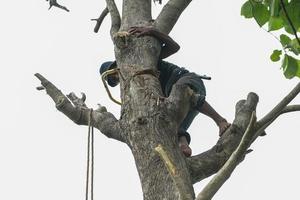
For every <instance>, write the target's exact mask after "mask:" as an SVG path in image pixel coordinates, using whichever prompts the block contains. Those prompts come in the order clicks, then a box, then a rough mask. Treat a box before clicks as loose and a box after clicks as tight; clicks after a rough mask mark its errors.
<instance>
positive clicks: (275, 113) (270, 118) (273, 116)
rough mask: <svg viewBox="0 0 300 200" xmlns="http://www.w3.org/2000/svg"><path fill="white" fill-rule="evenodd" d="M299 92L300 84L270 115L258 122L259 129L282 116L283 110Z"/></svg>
mask: <svg viewBox="0 0 300 200" xmlns="http://www.w3.org/2000/svg"><path fill="white" fill-rule="evenodd" d="M299 92H300V82H299V83H298V84H297V85H296V86H295V87H294V89H293V90H292V91H291V92H290V93H289V94H288V95H286V96H285V97H284V98H283V99H282V100H281V101H280V102H279V103H278V104H277V105H276V106H275V107H274V108H273V109H272V110H271V111H270V112H269V113H268V114H266V115H265V116H264V117H263V118H262V119H261V120H259V121H258V122H257V127H258V128H261V127H263V126H264V125H265V124H269V122H270V121H273V120H274V119H276V118H277V117H278V116H279V115H280V114H281V112H282V110H283V109H284V108H285V107H286V106H287V105H288V104H289V103H290V102H291V101H292V100H293V99H294V98H295V97H296V96H297V95H298V94H299Z"/></svg>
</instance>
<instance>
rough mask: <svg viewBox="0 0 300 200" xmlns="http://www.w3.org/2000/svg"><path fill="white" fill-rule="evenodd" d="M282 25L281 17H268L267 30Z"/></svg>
mask: <svg viewBox="0 0 300 200" xmlns="http://www.w3.org/2000/svg"><path fill="white" fill-rule="evenodd" d="M282 27H283V19H282V18H281V17H270V20H269V31H276V30H278V29H281V28H282Z"/></svg>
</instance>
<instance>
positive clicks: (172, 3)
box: [155, 0, 192, 34]
mask: <svg viewBox="0 0 300 200" xmlns="http://www.w3.org/2000/svg"><path fill="white" fill-rule="evenodd" d="M191 1H192V0H169V2H168V3H167V4H166V5H165V6H164V7H163V9H162V11H161V13H160V14H159V16H158V17H157V19H156V20H155V27H156V28H158V29H159V30H160V31H161V32H163V33H165V34H168V33H169V32H170V31H171V30H172V28H173V27H174V25H175V24H176V22H177V20H178V18H179V17H180V15H181V13H182V12H183V11H184V10H185V8H186V7H187V6H188V5H189V3H190V2H191Z"/></svg>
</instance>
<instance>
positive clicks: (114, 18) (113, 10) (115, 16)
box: [106, 0, 121, 38]
mask: <svg viewBox="0 0 300 200" xmlns="http://www.w3.org/2000/svg"><path fill="white" fill-rule="evenodd" d="M106 4H107V9H108V11H109V13H110V17H111V29H110V35H111V38H113V35H114V34H115V33H117V32H118V31H119V29H120V26H121V17H120V13H119V10H118V8H117V5H116V3H115V1H114V0H106Z"/></svg>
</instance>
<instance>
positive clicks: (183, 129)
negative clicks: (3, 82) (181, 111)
mask: <svg viewBox="0 0 300 200" xmlns="http://www.w3.org/2000/svg"><path fill="white" fill-rule="evenodd" d="M128 32H129V33H130V34H134V35H136V36H137V37H141V36H152V37H154V38H156V39H157V40H158V41H159V42H160V43H161V46H162V47H161V52H160V56H159V58H160V60H159V61H158V65H157V69H158V72H159V82H160V84H161V87H162V92H163V94H164V96H165V97H168V96H169V95H170V92H171V90H172V86H173V85H174V84H178V85H187V86H189V87H190V88H191V89H192V90H193V91H194V92H195V93H196V94H199V99H198V100H197V103H196V106H195V107H192V108H190V110H189V112H188V113H187V115H186V116H185V118H184V120H183V121H182V122H181V124H180V126H179V130H178V141H179V147H180V149H181V151H182V152H183V154H184V155H185V156H187V157H189V156H191V154H192V149H191V148H190V147H189V144H190V141H191V137H190V134H189V133H188V132H187V130H188V128H189V127H190V125H191V123H192V122H193V120H194V118H195V117H196V116H197V115H198V113H199V112H201V113H203V114H205V115H207V116H208V117H210V118H212V119H213V120H214V121H215V123H216V124H217V126H218V127H219V135H220V136H221V135H222V134H223V133H224V131H225V130H226V129H227V128H228V127H229V125H230V124H229V123H228V122H227V120H226V119H225V118H223V117H222V116H221V115H219V114H218V113H217V112H216V111H215V110H214V108H213V107H211V106H210V104H209V103H208V102H207V101H206V100H205V95H206V91H205V86H204V84H203V81H202V79H209V78H208V77H206V76H199V75H197V74H195V73H190V72H189V71H188V70H186V69H185V68H181V67H178V66H176V65H174V64H172V63H169V62H166V61H163V60H161V59H164V58H167V57H168V56H170V55H172V54H174V53H176V52H177V51H178V50H179V48H180V46H179V45H178V44H177V43H176V42H175V41H174V40H173V39H172V38H171V37H169V36H168V35H165V34H163V33H161V32H159V31H158V30H156V29H155V28H152V27H133V28H130V29H129V31H128ZM116 67H117V65H116V62H105V63H103V64H102V65H101V68H100V73H101V74H103V73H104V72H106V71H107V70H111V69H115V68H116ZM107 81H108V84H109V85H110V86H111V87H115V86H116V85H117V84H118V83H119V77H118V73H117V71H116V72H115V73H114V74H111V75H109V76H107Z"/></svg>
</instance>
